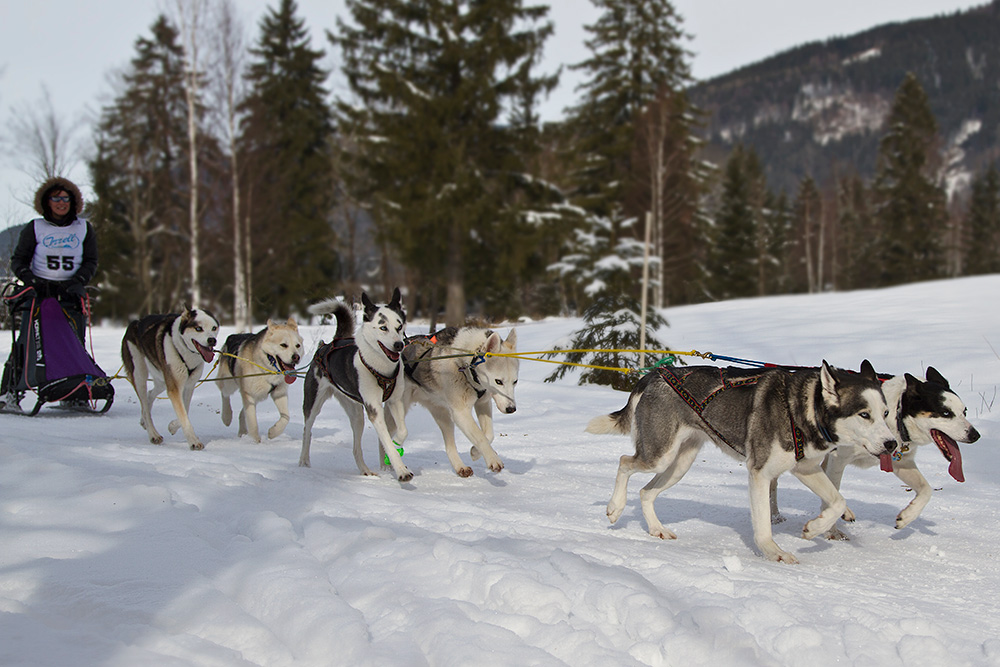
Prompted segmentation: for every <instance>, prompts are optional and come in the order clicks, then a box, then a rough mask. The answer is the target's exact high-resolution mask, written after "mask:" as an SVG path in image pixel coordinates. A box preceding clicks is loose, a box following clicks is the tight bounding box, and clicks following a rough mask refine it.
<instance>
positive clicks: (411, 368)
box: [404, 327, 492, 401]
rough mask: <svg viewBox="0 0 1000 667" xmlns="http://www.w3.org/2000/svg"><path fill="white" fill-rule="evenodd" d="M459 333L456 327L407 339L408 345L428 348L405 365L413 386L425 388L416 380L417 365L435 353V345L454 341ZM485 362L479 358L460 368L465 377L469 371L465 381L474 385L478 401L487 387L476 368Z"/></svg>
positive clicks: (484, 393)
mask: <svg viewBox="0 0 1000 667" xmlns="http://www.w3.org/2000/svg"><path fill="white" fill-rule="evenodd" d="M457 331H458V330H457V329H456V328H455V327H447V328H445V329H442V330H441V331H438V332H437V333H433V334H426V335H419V336H410V337H408V338H407V339H406V344H407V345H410V344H417V345H426V348H427V349H425V350H424V351H423V352H422V353H421V354H420V356H418V357H416V358H415V359H413V360H411V361H407V362H406V363H405V364H404V368H405V370H406V377H408V378H409V379H410V381H411V382H413V384H415V385H417V386H418V387H423V386H424V385H423V384H422V383H421V382H420V381H419V380H417V378H416V370H417V364H419V363H420V362H422V361H424V360H425V358H426V357H427V355H429V354H430V353H431V352H433V351H434V345H435V344H437V343H438V342H442V343H448V342H450V341H451V340H453V339H454V337H455V333H456V332H457ZM489 333H492V332H489ZM487 335H488V334H487ZM484 361H486V359H485V358H483V357H482V356H477V357H476V358H475V359H473V360H472V363H470V364H469V365H468V366H460V367H459V370H460V371H462V374H463V375H465V373H464V372H465V371H466V370H468V371H469V375H465V380H466V382H468V383H469V384H470V385H472V389H473V391H475V392H476V400H477V401H478V400H479V399H481V398H482V397H483V396H485V395H486V387H485V385H483V383H482V381H480V379H479V375H478V374H477V373H476V366H477V365H479V364H481V363H483V362H484Z"/></svg>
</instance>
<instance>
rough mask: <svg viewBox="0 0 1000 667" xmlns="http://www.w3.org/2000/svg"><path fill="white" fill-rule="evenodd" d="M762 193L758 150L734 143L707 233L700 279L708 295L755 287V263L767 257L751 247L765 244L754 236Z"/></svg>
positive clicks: (730, 295)
mask: <svg viewBox="0 0 1000 667" xmlns="http://www.w3.org/2000/svg"><path fill="white" fill-rule="evenodd" d="M766 193H767V187H766V182H765V179H764V171H763V168H762V167H761V164H760V161H759V160H758V159H757V154H756V153H755V152H754V151H753V149H752V148H746V147H744V146H743V145H742V144H737V146H736V148H734V149H733V152H732V153H731V154H730V156H729V159H728V160H727V161H726V167H725V173H724V175H723V182H722V195H721V198H720V202H719V208H718V210H717V212H716V215H715V220H714V222H713V224H712V225H711V227H710V228H709V230H708V234H707V236H708V238H707V239H706V240H707V242H708V250H707V257H706V260H705V265H704V276H703V284H704V287H705V291H706V293H707V294H708V296H709V297H711V298H713V299H717V300H724V299H734V298H740V297H747V296H754V295H756V294H758V293H759V284H760V281H759V276H758V267H759V266H760V264H761V262H762V261H765V262H766V261H768V260H767V258H762V257H760V256H759V255H758V253H757V252H755V249H758V248H765V247H768V245H769V244H767V243H761V242H760V241H758V234H759V233H761V232H760V229H761V226H762V225H763V224H764V203H765V200H766Z"/></svg>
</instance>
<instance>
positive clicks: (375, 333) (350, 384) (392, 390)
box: [299, 287, 413, 482]
mask: <svg viewBox="0 0 1000 667" xmlns="http://www.w3.org/2000/svg"><path fill="white" fill-rule="evenodd" d="M361 302H362V304H363V305H364V309H365V314H364V321H363V322H362V323H361V327H360V329H358V332H357V334H356V335H355V333H354V328H355V324H354V313H353V311H352V309H351V307H350V306H348V305H347V304H345V303H343V302H341V301H337V300H336V299H328V300H326V301H322V302H320V303H316V304H313V305H312V306H310V307H309V312H311V313H313V314H314V315H326V314H329V315H333V316H334V317H335V318H336V320H337V333H336V334H335V337H334V339H333V341H331V342H330V343H326V344H324V343H323V342H322V341H321V342H320V346H319V349H317V350H316V354H315V356H313V359H312V362H311V363H310V364H309V371H308V372H307V373H306V380H305V389H304V392H305V396H304V397H303V401H302V414H303V415H304V417H305V428H304V429H303V431H302V454H301V455H300V456H299V465H300V466H305V467H309V444H310V442H311V440H312V426H313V422H314V421H316V417H317V416H319V411H320V408H321V407H323V403H325V402H326V400H327V399H328V398H330V397H331V396H334V397H336V398H337V400H338V401H339V402H340V405H341V406H342V407H343V408H344V411H345V412H346V413H347V417H348V419H349V420H350V422H351V430H352V431H353V432H354V461H355V463H357V464H358V470H360V471H361V474H363V475H374V474H376V473H374V472H372V471H371V469H369V468H368V466H367V465H365V461H364V457H363V456H362V454H361V434H362V432H363V431H364V426H365V418H364V415H365V413H366V412H367V413H368V420H369V421H370V422H371V424H372V426H373V427H375V432H376V433H377V434H378V439H379V444H380V445H381V449H383V450H384V451H385V454H386V455H388V457H389V461H390V462H391V463H392V468H393V470H394V471H395V473H396V477H397V479H399V481H400V482H407V481H409V480H411V479H413V473H412V472H410V471H409V469H408V468H407V467H406V466H405V465H403V459H402V458H401V457H400V455H399V452H398V451H396V447H394V446H393V436H392V433H391V431H390V429H389V427H388V425H387V424H386V411H388V412H389V413H391V415H392V422H393V424H394V426H395V427H396V433H395V437H396V444H400V443H402V442H403V441H404V440H405V439H406V425H405V423H404V421H403V418H404V415H405V409H404V407H403V392H404V388H405V384H406V378H405V374H404V373H401V372H400V369H401V368H402V365H403V363H402V360H401V358H400V353H401V352H402V350H403V345H404V343H403V328H404V327H405V326H406V314H405V313H404V312H403V307H402V306H401V305H400V295H399V288H398V287H397V288H396V289H395V290H394V291H393V293H392V300H391V301H390V302H389V303H388V304H386V305H384V306H376V305H375V304H374V303H372V302H371V300H369V298H368V295H367V294H364V293H362V295H361ZM362 407H363V408H364V409H363V410H362Z"/></svg>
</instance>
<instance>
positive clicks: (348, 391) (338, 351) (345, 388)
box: [314, 337, 400, 404]
mask: <svg viewBox="0 0 1000 667" xmlns="http://www.w3.org/2000/svg"><path fill="white" fill-rule="evenodd" d="M355 352H358V346H357V344H355V342H354V338H353V337H345V338H334V339H333V340H332V341H330V342H329V343H328V344H326V345H325V346H323V347H321V348H320V349H318V350H316V357H315V359H314V361H315V363H316V364H317V365H318V366H319V369H320V371H321V372H322V374H323V377H325V378H326V379H327V380H328V381H329V382H330V384H332V385H333V386H334V387H336V388H337V389H339V390H340V391H341V392H342V393H344V394H345V395H346V396H348V397H349V398H351V399H353V400H355V401H357V402H358V403H362V404H364V400H363V399H362V398H361V391H360V389H359V387H358V384H357V375H356V374H354V373H334V372H332V371H331V368H333V367H336V366H337V365H340V366H341V367H342V368H343V367H345V366H346V365H347V364H349V363H350V360H351V359H353V357H354V353H355ZM358 357H359V358H360V359H361V363H362V365H364V367H365V368H366V369H368V372H369V373H371V374H372V377H374V378H375V382H376V383H377V384H378V386H379V388H381V389H382V402H383V403H384V402H385V401H387V400H389V397H390V396H392V392H393V391H395V389H396V380H397V379H398V378H399V367H400V364H398V363H397V364H396V370H395V372H394V373H393V374H392V375H383V374H382V373H379V372H378V371H377V370H375V369H374V368H372V367H371V365H370V364H369V363H368V362H367V361H365V358H364V356H362V355H361V353H360V352H358ZM352 380H353V381H352Z"/></svg>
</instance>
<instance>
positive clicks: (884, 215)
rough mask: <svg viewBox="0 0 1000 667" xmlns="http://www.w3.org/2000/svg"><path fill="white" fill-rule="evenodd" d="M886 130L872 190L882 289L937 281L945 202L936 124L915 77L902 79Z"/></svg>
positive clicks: (944, 218) (946, 215)
mask: <svg viewBox="0 0 1000 667" xmlns="http://www.w3.org/2000/svg"><path fill="white" fill-rule="evenodd" d="M885 126H886V128H887V130H886V133H885V135H884V136H883V137H882V140H881V141H880V143H879V153H878V167H877V173H876V177H875V183H874V187H873V196H874V201H875V207H876V208H875V216H876V219H877V221H878V223H879V227H880V235H879V240H880V250H879V255H880V260H881V263H882V267H883V272H882V279H881V283H882V284H883V285H892V284H898V283H903V282H908V281H916V280H929V279H932V278H937V277H939V276H941V275H942V267H943V266H944V264H943V261H942V260H943V257H944V250H943V247H942V241H943V238H944V235H945V233H946V231H947V229H946V228H947V223H948V211H947V208H946V205H947V198H946V195H945V192H944V189H943V188H942V187H941V186H940V185H939V184H938V183H937V181H936V174H935V167H936V165H937V160H936V158H937V155H936V149H937V140H938V137H937V121H936V120H935V118H934V114H933V113H932V112H931V109H930V105H929V104H928V101H927V94H926V93H925V92H924V89H923V88H922V87H921V85H920V82H919V81H917V78H916V76H914V75H913V74H907V75H906V77H905V78H904V79H903V83H902V84H901V85H900V87H899V90H898V91H897V92H896V97H895V99H894V100H893V104H892V109H891V110H890V112H889V116H888V118H887V120H886V123H885Z"/></svg>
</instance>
